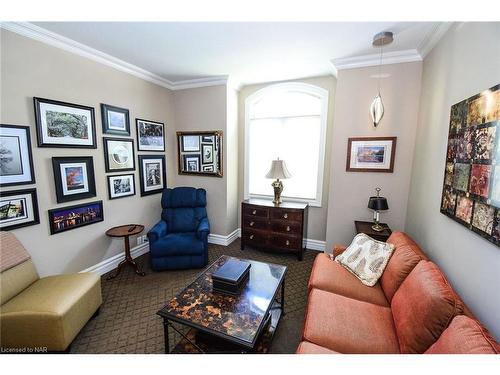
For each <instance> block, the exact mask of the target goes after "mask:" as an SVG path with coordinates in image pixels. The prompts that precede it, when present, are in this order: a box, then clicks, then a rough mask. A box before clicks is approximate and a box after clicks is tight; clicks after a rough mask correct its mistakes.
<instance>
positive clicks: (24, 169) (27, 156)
mask: <svg viewBox="0 0 500 375" xmlns="http://www.w3.org/2000/svg"><path fill="white" fill-rule="evenodd" d="M34 183H35V172H34V168H33V155H32V152H31V138H30V128H29V127H28V126H18V125H5V124H1V125H0V186H12V185H23V184H34Z"/></svg>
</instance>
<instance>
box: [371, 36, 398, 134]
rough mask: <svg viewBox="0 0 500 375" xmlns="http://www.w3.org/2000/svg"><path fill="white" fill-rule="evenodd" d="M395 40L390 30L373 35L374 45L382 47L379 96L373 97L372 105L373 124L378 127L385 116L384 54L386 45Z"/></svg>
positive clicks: (379, 69)
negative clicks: (382, 80)
mask: <svg viewBox="0 0 500 375" xmlns="http://www.w3.org/2000/svg"><path fill="white" fill-rule="evenodd" d="M392 41H393V34H392V33H391V32H390V31H384V32H381V33H378V34H376V35H375V36H374V37H373V43H372V45H373V46H374V47H380V62H379V65H378V89H377V96H375V98H373V101H372V104H371V105H370V115H371V116H372V122H373V126H374V127H377V125H378V124H379V122H380V120H382V117H384V103H382V97H381V96H380V78H381V75H382V74H381V69H382V54H383V49H384V46H386V45H388V44H391V43H392Z"/></svg>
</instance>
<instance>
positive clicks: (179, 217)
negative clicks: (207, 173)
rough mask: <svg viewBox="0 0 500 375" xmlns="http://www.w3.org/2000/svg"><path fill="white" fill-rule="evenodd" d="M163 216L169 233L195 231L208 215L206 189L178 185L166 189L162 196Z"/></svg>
mask: <svg viewBox="0 0 500 375" xmlns="http://www.w3.org/2000/svg"><path fill="white" fill-rule="evenodd" d="M161 205H162V208H163V211H162V214H161V218H162V219H163V220H164V221H166V222H167V228H168V232H169V233H179V232H181V233H182V232H194V231H196V229H197V228H198V225H199V223H200V221H201V219H203V218H204V217H206V216H207V209H206V205H207V198H206V191H205V189H195V188H191V187H178V188H174V189H165V190H164V191H163V194H162V198H161Z"/></svg>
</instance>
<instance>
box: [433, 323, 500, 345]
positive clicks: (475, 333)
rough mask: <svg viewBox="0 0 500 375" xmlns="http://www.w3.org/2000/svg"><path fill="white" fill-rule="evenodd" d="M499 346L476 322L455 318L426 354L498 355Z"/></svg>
mask: <svg viewBox="0 0 500 375" xmlns="http://www.w3.org/2000/svg"><path fill="white" fill-rule="evenodd" d="M499 352H500V346H499V345H498V343H497V342H496V341H495V339H494V338H493V337H491V335H490V334H489V333H488V331H487V330H486V329H485V328H484V327H483V326H481V324H479V322H478V321H476V320H474V319H471V318H469V317H468V316H465V315H458V316H456V317H455V318H454V319H453V320H452V321H451V323H450V326H449V327H448V328H446V329H445V330H444V332H443V333H442V335H441V337H439V339H438V340H437V341H436V342H435V343H434V344H432V346H431V347H430V348H429V349H427V350H426V352H425V353H426V354H498V353H499Z"/></svg>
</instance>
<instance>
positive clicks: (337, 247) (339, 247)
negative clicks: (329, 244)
mask: <svg viewBox="0 0 500 375" xmlns="http://www.w3.org/2000/svg"><path fill="white" fill-rule="evenodd" d="M345 249H347V246H343V245H333V251H332V254H333V257H334V258H335V257H337V256H339V255H340V254H342V253H343V252H344V251H345Z"/></svg>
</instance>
